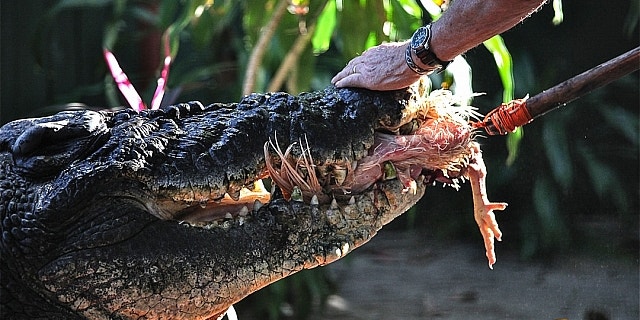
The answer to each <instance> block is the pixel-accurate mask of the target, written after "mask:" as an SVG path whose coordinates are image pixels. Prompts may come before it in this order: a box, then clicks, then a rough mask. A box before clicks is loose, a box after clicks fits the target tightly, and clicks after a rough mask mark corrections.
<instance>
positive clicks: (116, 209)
mask: <svg viewBox="0 0 640 320" xmlns="http://www.w3.org/2000/svg"><path fill="white" fill-rule="evenodd" d="M428 97H429V95H428V94H427V93H425V90H424V88H422V87H420V86H414V87H413V88H410V89H408V90H400V91H390V92H376V91H368V90H364V89H355V88H343V89H338V88H335V87H328V88H326V89H324V90H320V91H316V92H309V93H302V94H300V95H298V96H294V95H290V94H287V93H267V94H251V95H248V96H245V97H244V98H243V99H242V100H241V101H240V102H238V103H227V104H225V103H213V104H210V105H208V106H204V105H203V104H201V103H199V102H189V103H182V104H178V105H174V106H170V107H166V108H163V109H161V110H145V111H142V112H140V113H138V112H135V111H133V110H121V111H91V110H82V111H63V112H60V113H57V114H54V115H51V116H46V117H41V118H30V119H20V120H16V121H13V122H10V123H8V124H6V125H4V126H3V127H1V128H0V213H1V230H2V241H1V243H0V254H1V255H2V259H1V261H0V281H1V283H2V287H1V292H0V308H1V309H0V317H2V319H53V318H55V319H76V318H77V319H83V318H89V319H133V318H159V319H167V318H175V319H179V318H188V319H216V318H219V317H222V316H223V315H224V314H225V312H226V311H227V309H228V308H229V307H230V306H231V305H232V304H234V303H236V302H238V301H240V300H242V299H243V298H244V297H246V296H247V295H249V294H251V293H252V292H255V291H257V290H259V289H260V288H262V287H264V286H266V285H268V284H270V283H273V282H275V281H278V280H279V279H282V278H285V277H287V276H289V275H291V274H293V273H295V272H298V271H300V270H303V269H309V268H314V267H318V266H323V265H326V264H329V263H331V262H333V261H336V260H338V259H340V258H342V257H344V256H345V255H346V254H348V253H350V252H351V251H352V250H354V249H355V248H357V247H359V246H361V245H363V244H364V243H366V242H367V241H368V240H369V239H371V238H372V237H373V236H374V235H375V234H376V233H377V232H378V231H379V230H380V229H381V228H382V227H383V226H384V225H385V224H387V223H389V222H390V221H391V220H393V219H394V218H395V217H397V216H399V215H401V214H402V213H404V212H405V211H407V210H408V209H409V208H410V207H411V206H413V205H414V204H415V203H416V202H417V201H418V200H419V199H420V198H421V197H422V196H423V195H424V193H425V189H426V188H427V187H428V186H430V185H432V184H435V183H436V182H438V181H439V182H442V183H445V184H449V185H453V186H458V182H459V181H460V180H466V179H469V180H470V181H471V186H472V189H473V193H474V203H475V204H476V208H477V209H476V213H475V214H476V220H477V221H478V224H479V225H480V226H481V231H482V232H483V235H484V236H485V245H486V246H487V256H488V257H489V263H490V265H491V264H492V262H495V256H494V255H493V247H492V246H493V238H494V237H495V238H497V239H499V238H500V231H499V229H498V228H497V224H495V219H494V216H493V212H492V210H494V209H503V208H504V205H505V204H500V203H498V204H495V203H491V202H489V201H488V200H487V198H486V193H485V192H484V188H485V187H484V179H485V178H484V175H485V174H486V171H485V170H484V165H483V163H482V158H481V156H480V149H479V146H478V144H477V143H476V142H474V141H473V138H474V133H473V129H472V128H471V127H470V126H469V125H468V124H467V122H468V121H467V119H466V118H465V116H464V114H465V113H468V112H459V111H450V110H453V109H454V106H451V103H446V104H447V106H446V107H445V108H442V109H438V108H436V107H434V104H433V103H430V102H428V101H431V100H434V99H431V100H429V99H427V98H428ZM435 100H437V99H435ZM445 109H446V111H443V110H445ZM262 179H269V180H270V181H271V188H270V190H269V191H267V190H266V189H268V188H264V185H263V184H262V183H261V181H262ZM483 228H484V229H483ZM489 236H490V237H489ZM492 259H493V261H492Z"/></svg>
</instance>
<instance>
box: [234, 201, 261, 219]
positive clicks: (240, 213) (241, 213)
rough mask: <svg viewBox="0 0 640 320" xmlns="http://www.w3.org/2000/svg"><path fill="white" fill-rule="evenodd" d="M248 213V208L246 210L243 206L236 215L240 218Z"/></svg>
mask: <svg viewBox="0 0 640 320" xmlns="http://www.w3.org/2000/svg"><path fill="white" fill-rule="evenodd" d="M256 201H257V200H256ZM258 202H260V201H258ZM248 213H249V208H247V206H244V207H242V209H240V212H238V215H239V216H241V217H246V216H247V214H248Z"/></svg>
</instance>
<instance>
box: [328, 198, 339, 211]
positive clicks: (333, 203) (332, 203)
mask: <svg viewBox="0 0 640 320" xmlns="http://www.w3.org/2000/svg"><path fill="white" fill-rule="evenodd" d="M329 208H331V209H333V210H336V209H339V208H340V207H338V202H337V201H336V199H335V198H334V199H333V200H331V206H330V207H329Z"/></svg>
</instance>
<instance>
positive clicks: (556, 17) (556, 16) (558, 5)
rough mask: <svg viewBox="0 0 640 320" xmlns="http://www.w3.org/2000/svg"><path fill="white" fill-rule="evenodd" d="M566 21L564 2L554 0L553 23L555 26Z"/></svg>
mask: <svg viewBox="0 0 640 320" xmlns="http://www.w3.org/2000/svg"><path fill="white" fill-rule="evenodd" d="M563 20H564V13H563V12H562V0H553V19H552V20H551V22H553V24H554V25H559V24H561V23H562V21H563Z"/></svg>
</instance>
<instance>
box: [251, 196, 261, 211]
mask: <svg viewBox="0 0 640 320" xmlns="http://www.w3.org/2000/svg"><path fill="white" fill-rule="evenodd" d="M260 208H262V202H260V200H258V199H256V201H254V202H253V211H258V210H260Z"/></svg>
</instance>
